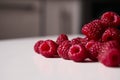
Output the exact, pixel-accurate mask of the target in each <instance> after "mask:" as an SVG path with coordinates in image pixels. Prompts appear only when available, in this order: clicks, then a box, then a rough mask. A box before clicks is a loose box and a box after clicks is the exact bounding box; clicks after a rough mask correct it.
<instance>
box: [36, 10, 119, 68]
mask: <svg viewBox="0 0 120 80" xmlns="http://www.w3.org/2000/svg"><path fill="white" fill-rule="evenodd" d="M119 26H120V16H119V15H118V14H117V13H115V12H111V11H109V12H105V13H103V14H102V16H101V17H100V18H98V19H96V20H93V21H91V22H89V23H87V24H85V25H84V26H83V27H82V30H81V32H82V33H83V35H84V37H80V36H78V37H76V38H73V39H71V40H69V38H68V36H67V35H66V34H60V35H59V36H58V37H57V39H56V41H53V40H50V39H48V40H39V41H37V42H36V43H35V45H34V50H35V52H36V53H38V54H41V55H43V56H44V57H46V58H53V57H61V58H63V59H66V60H73V61H75V62H87V61H93V62H96V61H98V62H100V63H102V64H103V65H105V66H108V67H119V66H120V30H119V29H118V27H119Z"/></svg>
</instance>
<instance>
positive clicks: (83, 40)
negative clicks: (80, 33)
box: [71, 37, 89, 45]
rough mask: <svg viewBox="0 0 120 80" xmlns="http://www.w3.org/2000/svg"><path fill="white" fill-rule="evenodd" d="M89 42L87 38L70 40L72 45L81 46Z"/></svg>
mask: <svg viewBox="0 0 120 80" xmlns="http://www.w3.org/2000/svg"><path fill="white" fill-rule="evenodd" d="M88 41H89V39H88V38H87V37H85V38H81V37H76V38H73V39H72V40H71V42H72V44H73V45H74V44H82V45H85V44H86V43H87V42H88Z"/></svg>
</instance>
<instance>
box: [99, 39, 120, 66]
mask: <svg viewBox="0 0 120 80" xmlns="http://www.w3.org/2000/svg"><path fill="white" fill-rule="evenodd" d="M119 49H120V45H119V43H118V42H117V41H108V42H106V43H104V45H103V46H102V49H101V51H100V53H99V55H98V59H99V61H100V62H101V63H103V64H104V65H106V66H109V67H116V66H119V64H120V50H119Z"/></svg>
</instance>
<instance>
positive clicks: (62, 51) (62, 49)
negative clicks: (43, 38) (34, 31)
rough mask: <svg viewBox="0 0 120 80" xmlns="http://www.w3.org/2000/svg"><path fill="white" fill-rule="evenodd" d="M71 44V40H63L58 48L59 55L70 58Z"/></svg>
mask: <svg viewBox="0 0 120 80" xmlns="http://www.w3.org/2000/svg"><path fill="white" fill-rule="evenodd" d="M71 45H72V43H71V41H69V40H66V41H64V42H62V44H60V45H59V46H58V49H57V52H58V55H59V56H60V57H62V58H63V59H69V57H68V50H69V48H70V47H71Z"/></svg>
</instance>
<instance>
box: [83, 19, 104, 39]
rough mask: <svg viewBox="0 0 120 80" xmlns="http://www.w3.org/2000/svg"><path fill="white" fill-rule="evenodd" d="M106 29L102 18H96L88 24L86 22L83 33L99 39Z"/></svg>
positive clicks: (90, 37)
mask: <svg viewBox="0 0 120 80" xmlns="http://www.w3.org/2000/svg"><path fill="white" fill-rule="evenodd" d="M104 31H105V27H104V26H103V24H102V23H101V20H94V21H92V22H90V23H88V24H85V25H84V26H83V28H82V33H83V34H85V35H86V36H87V37H88V38H89V39H93V40H99V39H100V38H101V36H102V33H103V32H104Z"/></svg>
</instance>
